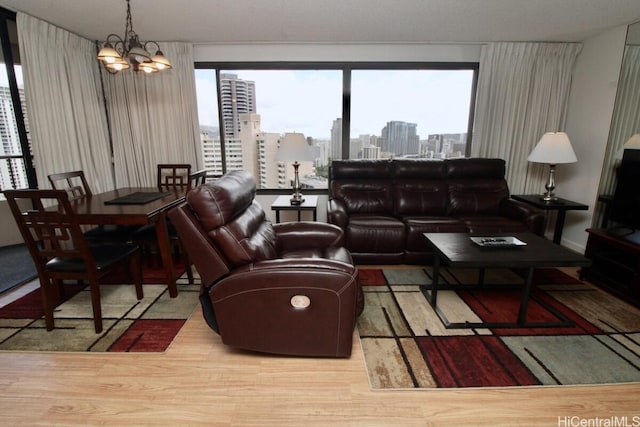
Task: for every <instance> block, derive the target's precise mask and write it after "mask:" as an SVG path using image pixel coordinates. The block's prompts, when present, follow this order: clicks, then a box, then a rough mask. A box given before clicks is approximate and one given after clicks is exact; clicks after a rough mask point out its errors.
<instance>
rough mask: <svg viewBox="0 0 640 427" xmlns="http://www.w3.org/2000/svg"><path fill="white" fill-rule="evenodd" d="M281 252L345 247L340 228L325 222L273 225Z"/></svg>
mask: <svg viewBox="0 0 640 427" xmlns="http://www.w3.org/2000/svg"><path fill="white" fill-rule="evenodd" d="M273 231H274V232H275V233H276V237H277V239H278V249H279V250H280V251H296V250H301V249H308V248H328V247H332V246H334V247H340V246H344V233H343V232H342V230H341V229H340V227H338V226H336V225H333V224H326V223H323V222H311V221H302V222H283V223H280V224H273Z"/></svg>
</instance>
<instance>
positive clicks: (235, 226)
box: [169, 171, 364, 357]
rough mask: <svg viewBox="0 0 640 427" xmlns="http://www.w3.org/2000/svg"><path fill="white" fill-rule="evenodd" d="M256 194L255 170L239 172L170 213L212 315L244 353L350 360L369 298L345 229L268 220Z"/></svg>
mask: <svg viewBox="0 0 640 427" xmlns="http://www.w3.org/2000/svg"><path fill="white" fill-rule="evenodd" d="M255 193H256V187H255V182H254V181H253V178H252V177H251V175H250V174H248V173H247V172H244V171H234V172H230V173H228V174H227V175H225V176H223V177H222V178H220V179H219V180H217V181H215V182H213V183H207V184H203V185H200V186H198V187H196V188H195V189H193V190H191V191H190V192H189V193H188V194H187V198H186V203H184V204H182V205H180V206H178V207H176V208H174V209H172V210H171V211H170V212H169V218H170V220H171V222H172V223H173V224H174V226H175V228H176V230H177V231H178V234H179V236H180V239H181V240H182V242H183V246H184V248H185V249H186V251H187V253H188V255H189V258H190V259H191V261H192V262H193V264H194V265H195V267H196V269H197V271H198V273H199V275H200V278H201V280H202V288H201V292H200V302H201V305H202V310H203V314H204V317H205V320H206V321H207V323H208V325H209V326H210V327H211V328H212V329H213V330H214V331H216V332H218V333H219V334H220V336H221V338H222V341H223V342H224V343H225V344H227V345H230V346H233V347H237V348H241V349H246V350H253V351H259V352H265V353H275V354H286V355H296V356H323V357H348V356H350V354H351V347H352V336H353V330H354V327H355V322H356V318H357V315H358V314H359V313H360V312H361V311H362V308H363V306H364V299H363V296H362V290H361V289H360V287H359V285H358V283H357V276H358V270H357V269H356V267H355V266H354V264H353V261H352V258H351V255H350V253H349V251H348V250H346V249H345V248H344V245H343V243H344V235H343V233H342V230H340V228H338V227H336V226H334V225H330V224H326V223H317V222H297V223H282V224H271V222H269V221H267V220H266V218H265V213H264V211H263V209H262V208H261V207H260V205H259V204H258V203H257V202H256V201H255V200H254V196H255Z"/></svg>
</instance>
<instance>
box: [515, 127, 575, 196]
mask: <svg viewBox="0 0 640 427" xmlns="http://www.w3.org/2000/svg"><path fill="white" fill-rule="evenodd" d="M527 160H528V161H530V162H534V163H546V164H548V165H549V179H548V180H547V183H546V184H545V186H544V188H545V189H546V190H547V191H546V193H544V195H543V196H542V197H541V199H542V200H544V201H545V202H550V201H553V200H557V199H558V198H557V197H556V196H555V194H554V193H553V190H554V189H555V188H556V181H555V174H556V165H558V164H560V163H575V162H577V161H578V159H577V158H576V153H574V152H573V148H572V147H571V141H569V137H568V136H567V134H566V133H564V132H547V133H545V134H544V135H542V138H541V139H540V141H539V142H538V145H536V146H535V148H534V149H533V151H532V152H531V154H529V157H528V158H527Z"/></svg>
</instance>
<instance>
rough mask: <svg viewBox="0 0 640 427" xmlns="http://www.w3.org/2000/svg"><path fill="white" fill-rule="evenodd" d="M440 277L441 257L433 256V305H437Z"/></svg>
mask: <svg viewBox="0 0 640 427" xmlns="http://www.w3.org/2000/svg"><path fill="white" fill-rule="evenodd" d="M439 279H440V257H439V256H438V255H435V256H434V257H433V282H432V283H431V307H435V306H436V303H437V302H436V301H437V298H438V280H439Z"/></svg>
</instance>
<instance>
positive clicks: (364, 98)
mask: <svg viewBox="0 0 640 427" xmlns="http://www.w3.org/2000/svg"><path fill="white" fill-rule="evenodd" d="M229 72H231V71H229ZM231 73H234V74H237V75H238V76H239V77H240V78H242V79H244V80H253V81H255V83H256V101H257V106H256V108H257V112H258V114H260V117H261V128H262V129H261V130H262V131H264V132H276V133H284V132H302V133H303V134H305V136H311V137H313V138H316V139H329V136H330V133H331V126H332V123H333V120H335V119H336V118H339V117H341V116H342V99H341V98H342V71H339V70H318V71H306V70H303V71H301V70H297V71H296V70H242V71H235V72H231ZM472 79H473V72H472V71H471V70H455V71H454V70H353V71H352V78H351V80H352V96H351V135H352V137H356V136H358V135H363V134H370V135H380V133H381V130H382V128H383V127H384V126H385V125H386V123H387V122H388V121H393V120H397V121H405V122H409V123H416V124H417V125H418V134H419V135H420V137H421V139H426V138H427V136H428V135H429V134H432V133H464V132H466V131H467V122H468V114H469V103H470V93H471V86H472ZM196 88H197V92H198V114H199V118H200V124H201V125H207V126H217V125H218V120H217V117H218V116H217V101H216V96H215V94H216V85H215V71H213V70H196Z"/></svg>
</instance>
